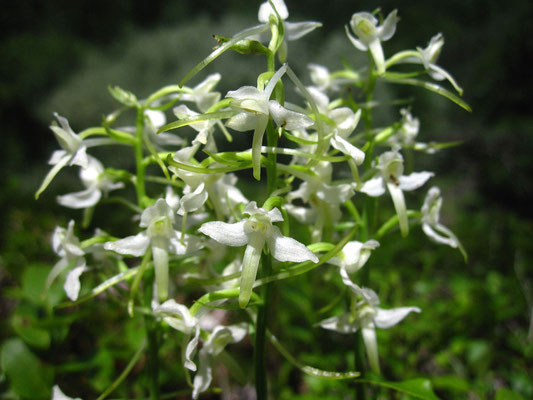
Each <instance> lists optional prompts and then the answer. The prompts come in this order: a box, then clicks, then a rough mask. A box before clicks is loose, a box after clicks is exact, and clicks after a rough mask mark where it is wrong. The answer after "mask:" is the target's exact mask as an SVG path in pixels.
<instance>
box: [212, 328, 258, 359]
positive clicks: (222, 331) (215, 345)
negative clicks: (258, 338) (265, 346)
mask: <svg viewBox="0 0 533 400" xmlns="http://www.w3.org/2000/svg"><path fill="white" fill-rule="evenodd" d="M246 333H248V328H247V325H246V324H245V323H241V324H237V325H230V326H220V325H219V326H217V327H216V328H215V329H214V330H213V333H211V335H210V336H209V339H208V340H207V341H206V342H205V343H204V348H205V349H206V351H208V352H209V353H210V354H212V355H214V356H217V355H219V354H220V353H221V352H222V350H224V348H225V347H226V346H227V345H228V344H230V343H236V342H240V341H241V340H242V339H244V337H245V336H246Z"/></svg>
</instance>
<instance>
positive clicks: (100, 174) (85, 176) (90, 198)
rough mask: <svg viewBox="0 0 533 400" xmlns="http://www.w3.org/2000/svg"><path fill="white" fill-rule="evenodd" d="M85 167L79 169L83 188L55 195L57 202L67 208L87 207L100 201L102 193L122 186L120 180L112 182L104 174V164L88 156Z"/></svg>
mask: <svg viewBox="0 0 533 400" xmlns="http://www.w3.org/2000/svg"><path fill="white" fill-rule="evenodd" d="M88 160H89V163H88V165H87V168H82V169H80V179H81V181H82V183H83V185H84V186H85V187H86V189H85V190H82V191H80V192H75V193H69V194H65V195H63V196H58V197H57V202H58V203H59V204H61V205H62V206H64V207H69V208H76V209H79V208H89V207H92V206H94V205H96V203H98V202H99V201H100V199H101V198H102V194H107V193H108V192H110V191H111V190H115V189H120V188H122V187H124V184H123V183H122V182H117V183H115V182H113V181H112V180H111V179H109V178H108V177H107V176H106V175H105V174H104V166H103V165H102V163H101V162H100V161H98V160H97V159H96V158H94V157H91V156H89V158H88Z"/></svg>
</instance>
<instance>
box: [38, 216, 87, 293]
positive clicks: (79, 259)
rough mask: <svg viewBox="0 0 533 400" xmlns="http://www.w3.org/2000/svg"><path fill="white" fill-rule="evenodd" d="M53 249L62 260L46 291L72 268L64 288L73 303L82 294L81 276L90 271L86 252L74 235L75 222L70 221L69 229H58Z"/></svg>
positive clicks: (48, 280) (54, 269)
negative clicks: (62, 274) (63, 273)
mask: <svg viewBox="0 0 533 400" xmlns="http://www.w3.org/2000/svg"><path fill="white" fill-rule="evenodd" d="M52 248H53V249H54V252H55V253H56V254H57V255H58V256H60V257H61V259H60V260H59V261H58V262H57V263H56V264H55V265H54V267H53V268H52V270H51V271H50V273H49V274H48V276H47V278H46V283H45V290H48V289H49V288H50V286H51V285H52V283H53V282H54V281H55V279H56V278H57V277H58V276H59V275H60V274H61V273H62V272H63V271H64V270H65V269H67V268H69V267H70V268H71V270H70V271H69V273H68V274H67V277H66V279H65V283H64V285H63V288H64V289H65V293H66V294H67V296H68V298H69V299H71V300H72V301H75V300H77V299H78V295H79V292H80V287H81V285H80V276H81V274H82V273H84V272H86V271H88V270H89V268H88V267H87V264H86V261H85V251H83V249H82V248H81V244H80V241H79V239H78V238H77V237H76V235H75V234H74V221H72V220H71V221H70V222H69V224H68V228H67V229H65V228H62V227H59V226H58V227H57V228H56V229H55V231H54V234H53V235H52Z"/></svg>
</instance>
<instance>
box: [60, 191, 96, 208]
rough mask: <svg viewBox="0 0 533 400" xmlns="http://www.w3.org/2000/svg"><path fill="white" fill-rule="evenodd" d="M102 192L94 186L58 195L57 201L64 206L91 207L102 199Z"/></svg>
mask: <svg viewBox="0 0 533 400" xmlns="http://www.w3.org/2000/svg"><path fill="white" fill-rule="evenodd" d="M101 198H102V192H101V191H100V190H98V188H97V187H96V186H92V187H90V188H88V189H85V190H82V191H81V192H75V193H69V194H65V195H63V196H57V202H58V203H59V204H60V205H62V206H63V207H69V208H75V209H80V208H89V207H92V206H94V205H96V203H98V202H99V201H100V199H101Z"/></svg>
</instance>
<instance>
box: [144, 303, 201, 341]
mask: <svg viewBox="0 0 533 400" xmlns="http://www.w3.org/2000/svg"><path fill="white" fill-rule="evenodd" d="M154 313H155V314H156V315H160V316H162V317H163V319H164V320H165V322H166V323H167V324H168V325H170V326H171V327H172V328H174V329H176V330H178V331H180V332H183V333H185V334H191V333H193V331H194V329H195V327H196V326H197V325H198V321H197V320H196V318H194V317H193V316H192V315H191V313H190V311H189V309H188V308H187V307H186V306H184V305H183V304H179V303H176V301H175V300H174V299H170V300H167V301H165V302H164V303H163V304H161V305H159V306H157V307H155V308H154Z"/></svg>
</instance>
